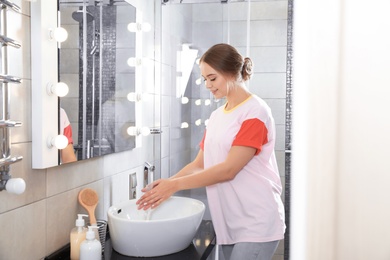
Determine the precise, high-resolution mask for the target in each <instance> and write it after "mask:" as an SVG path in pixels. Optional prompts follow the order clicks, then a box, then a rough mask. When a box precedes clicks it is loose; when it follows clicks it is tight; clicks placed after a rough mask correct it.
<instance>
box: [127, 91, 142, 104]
mask: <svg viewBox="0 0 390 260" xmlns="http://www.w3.org/2000/svg"><path fill="white" fill-rule="evenodd" d="M127 99H128V100H129V101H131V102H138V101H141V99H142V95H141V94H140V93H135V92H130V93H129V94H127Z"/></svg>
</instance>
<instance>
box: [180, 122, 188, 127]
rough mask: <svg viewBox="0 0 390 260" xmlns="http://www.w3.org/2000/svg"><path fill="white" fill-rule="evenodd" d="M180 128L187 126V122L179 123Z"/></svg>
mask: <svg viewBox="0 0 390 260" xmlns="http://www.w3.org/2000/svg"><path fill="white" fill-rule="evenodd" d="M180 128H188V123H187V122H183V123H181V126H180Z"/></svg>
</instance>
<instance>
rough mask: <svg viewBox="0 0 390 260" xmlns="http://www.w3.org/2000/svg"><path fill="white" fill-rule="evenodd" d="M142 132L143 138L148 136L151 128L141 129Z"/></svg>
mask: <svg viewBox="0 0 390 260" xmlns="http://www.w3.org/2000/svg"><path fill="white" fill-rule="evenodd" d="M140 132H141V134H142V135H143V136H148V135H150V128H149V127H146V126H144V127H141V130H140Z"/></svg>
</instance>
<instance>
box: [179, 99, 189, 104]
mask: <svg viewBox="0 0 390 260" xmlns="http://www.w3.org/2000/svg"><path fill="white" fill-rule="evenodd" d="M188 101H190V100H189V99H188V97H182V98H181V103H182V104H187V103H188Z"/></svg>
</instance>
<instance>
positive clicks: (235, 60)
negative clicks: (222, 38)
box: [200, 43, 253, 81]
mask: <svg viewBox="0 0 390 260" xmlns="http://www.w3.org/2000/svg"><path fill="white" fill-rule="evenodd" d="M202 62H205V63H207V64H208V65H210V66H211V67H212V68H213V69H215V70H216V71H218V72H219V73H221V74H222V75H224V76H228V77H234V78H235V79H236V80H237V81H247V80H248V79H250V78H251V76H252V67H253V63H252V60H251V59H250V58H248V57H246V58H243V57H242V56H241V54H240V53H239V52H238V51H237V49H236V48H234V47H233V46H231V45H229V44H225V43H220V44H216V45H214V46H212V47H211V48H210V49H208V50H207V51H206V52H205V53H204V54H203V55H202V57H201V58H200V63H202Z"/></svg>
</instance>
